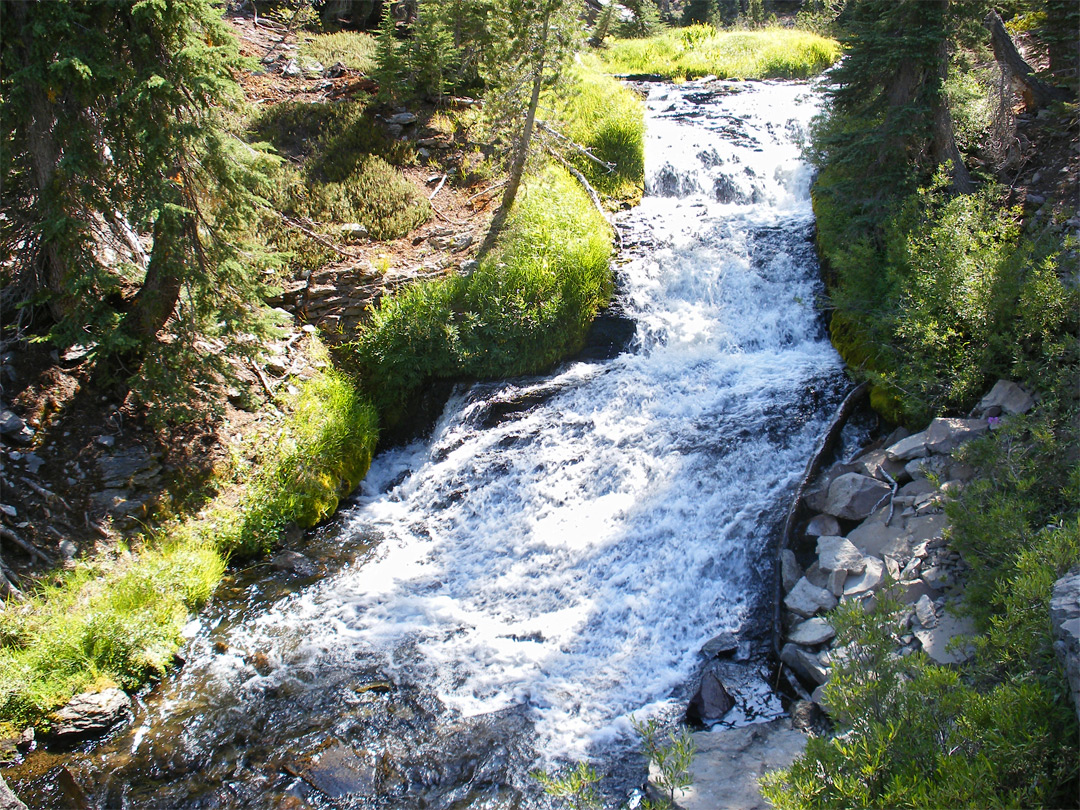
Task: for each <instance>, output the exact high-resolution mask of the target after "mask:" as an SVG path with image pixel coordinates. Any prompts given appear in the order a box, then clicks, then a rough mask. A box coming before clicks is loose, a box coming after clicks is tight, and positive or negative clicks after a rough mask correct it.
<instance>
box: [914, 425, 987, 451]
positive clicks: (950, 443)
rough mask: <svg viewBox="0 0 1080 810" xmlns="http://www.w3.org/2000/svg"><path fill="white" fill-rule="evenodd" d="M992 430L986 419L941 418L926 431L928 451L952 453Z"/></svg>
mask: <svg viewBox="0 0 1080 810" xmlns="http://www.w3.org/2000/svg"><path fill="white" fill-rule="evenodd" d="M989 429H990V423H989V422H987V421H986V420H985V419H948V418H944V417H939V418H937V419H935V420H934V421H932V422H931V423H930V427H928V428H927V429H926V449H927V450H928V451H929V452H931V453H951V452H952V451H953V450H955V449H956V448H957V447H959V446H960V445H961V444H963V443H964V442H966V441H969V440H971V439H974V438H976V437H978V436H982V435H983V434H984V433H986V432H987V431H988V430H989Z"/></svg>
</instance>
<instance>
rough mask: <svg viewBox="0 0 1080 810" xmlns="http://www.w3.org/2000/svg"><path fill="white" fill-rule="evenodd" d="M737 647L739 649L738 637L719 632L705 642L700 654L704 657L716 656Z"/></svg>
mask: <svg viewBox="0 0 1080 810" xmlns="http://www.w3.org/2000/svg"><path fill="white" fill-rule="evenodd" d="M737 649H739V639H738V638H736V636H735V634H734V633H721V634H720V635H718V636H713V637H712V638H711V639H709V640H708V641H706V642H705V644H704V645H703V646H702V648H701V654H702V655H703V656H705V657H706V658H716V656H718V655H726V654H727V653H733V652H735V651H736V650H737Z"/></svg>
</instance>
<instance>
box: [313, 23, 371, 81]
mask: <svg viewBox="0 0 1080 810" xmlns="http://www.w3.org/2000/svg"><path fill="white" fill-rule="evenodd" d="M300 56H301V57H302V58H307V59H313V60H315V61H316V62H319V63H320V64H322V65H323V67H330V66H331V65H333V64H336V63H338V62H341V63H342V64H343V65H345V67H347V68H349V69H350V70H355V71H358V72H360V73H363V74H368V73H371V72H372V70H374V69H375V38H374V37H373V36H371V34H363V33H360V32H358V31H338V32H336V33H333V34H304V35H303V36H302V37H301V39H300Z"/></svg>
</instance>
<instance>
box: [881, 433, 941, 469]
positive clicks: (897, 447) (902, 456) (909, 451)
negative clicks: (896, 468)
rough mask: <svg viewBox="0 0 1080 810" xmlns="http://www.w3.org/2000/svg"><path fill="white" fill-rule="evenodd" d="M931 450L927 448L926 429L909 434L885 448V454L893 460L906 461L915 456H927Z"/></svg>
mask: <svg viewBox="0 0 1080 810" xmlns="http://www.w3.org/2000/svg"><path fill="white" fill-rule="evenodd" d="M929 452H930V451H929V450H927V449H926V431H922V432H921V433H915V434H913V435H911V436H907V437H906V438H903V439H901V440H900V441H898V442H896V444H893V445H891V446H890V447H887V448H885V455H886V456H887V457H888V458H890V459H892V460H893V461H905V462H906V461H911V459H913V458H925V457H926V456H927V455H928V454H929Z"/></svg>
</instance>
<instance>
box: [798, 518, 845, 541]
mask: <svg viewBox="0 0 1080 810" xmlns="http://www.w3.org/2000/svg"><path fill="white" fill-rule="evenodd" d="M806 534H807V535H808V536H810V537H822V536H823V535H833V536H835V535H838V534H840V523H839V522H838V521H837V520H836V518H834V517H833V516H832V515H814V517H812V518H811V519H810V522H809V523H807V524H806Z"/></svg>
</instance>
